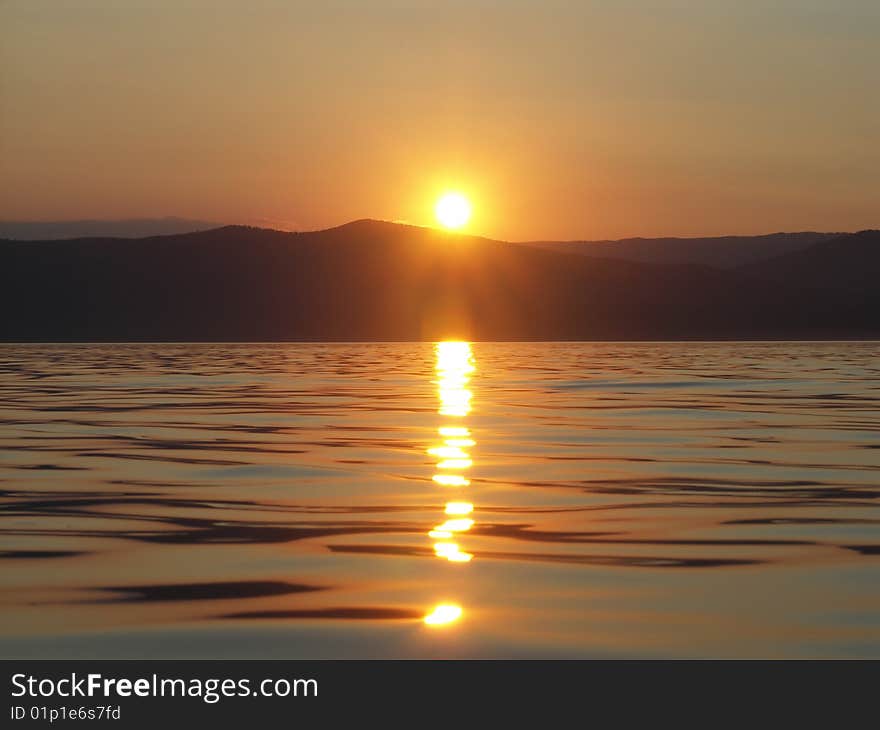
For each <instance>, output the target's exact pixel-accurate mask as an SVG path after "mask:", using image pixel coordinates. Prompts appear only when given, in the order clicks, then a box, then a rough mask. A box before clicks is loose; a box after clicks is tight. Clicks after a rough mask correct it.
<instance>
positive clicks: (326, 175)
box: [0, 0, 880, 240]
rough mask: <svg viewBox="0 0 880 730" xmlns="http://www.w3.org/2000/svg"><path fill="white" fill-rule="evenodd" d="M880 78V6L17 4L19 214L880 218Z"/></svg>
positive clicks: (6, 206) (8, 208)
mask: <svg viewBox="0 0 880 730" xmlns="http://www.w3.org/2000/svg"><path fill="white" fill-rule="evenodd" d="M693 6H699V7H693ZM878 88H880V4H878V3H877V2H876V0H836V2H834V3H829V2H827V1H825V0H778V1H777V2H772V3H771V2H769V1H767V2H761V1H758V0H741V1H740V2H736V3H735V2H732V1H725V2H722V1H721V0H704V1H703V2H700V3H695V2H693V1H692V0H691V1H690V2H685V1H684V0H680V1H678V2H668V1H667V2H662V1H659V0H614V1H612V0H593V1H592V2H590V1H586V0H585V1H584V2H577V3H576V2H570V1H568V2H558V1H554V0H545V1H543V2H525V1H523V0H504V1H502V0H491V1H490V0H468V1H464V0H433V1H431V0H421V1H418V0H413V1H410V2H404V1H403V0H375V1H373V2H371V1H370V0H360V1H358V2H355V1H354V0H348V1H342V0H324V1H322V2H320V3H318V2H314V3H307V2H297V1H295V0H288V1H287V2H281V0H275V1H269V0H250V2H248V3H242V2H232V1H227V0H214V1H212V2H207V1H204V2H202V1H199V2H195V1H190V2H187V1H186V0H173V1H172V0H124V1H123V0H77V1H75V2H64V3H59V2H57V1H55V0H5V1H4V2H2V3H0V101H2V104H0V218H2V219H7V220H10V219H17V220H23V219H37V220H40V219H42V220H46V219H63V218H119V217H151V216H166V215H175V216H182V217H191V218H201V219H207V220H214V221H219V222H244V223H261V224H264V225H274V226H276V227H286V228H296V229H314V228H324V227H329V226H332V225H336V224H339V223H343V222H345V221H348V220H352V219H356V218H364V217H373V218H383V219H388V220H403V221H408V222H412V223H419V224H425V223H431V222H432V218H433V215H432V209H433V205H434V201H435V199H436V197H437V196H438V195H439V194H440V193H441V192H442V191H443V190H444V189H446V188H449V187H454V188H457V189H460V190H462V191H463V192H465V193H467V194H468V195H469V196H470V197H471V199H472V201H473V203H474V217H473V219H472V221H471V223H470V225H469V227H468V230H469V231H470V232H474V233H479V234H484V235H488V236H493V237H498V238H506V239H520V240H522V239H550V238H555V239H574V238H618V237H623V236H631V235H645V236H650V235H700V234H706V235H708V234H724V233H761V232H769V231H777V230H807V229H813V230H853V229H860V228H867V227H878V226H880V215H878V212H880V208H878V200H880V145H878V144H877V134H878V130H880V95H878V93H877V89H878Z"/></svg>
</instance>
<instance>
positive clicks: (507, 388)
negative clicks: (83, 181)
mask: <svg viewBox="0 0 880 730" xmlns="http://www.w3.org/2000/svg"><path fill="white" fill-rule="evenodd" d="M878 376H880V344H878V343H837V344H831V343H802V344H791V343H785V344H776V343H760V344H744V343H733V344H568V343H549V344H485V343H476V344H473V345H470V346H469V345H467V344H466V343H458V344H447V345H441V346H433V345H430V344H387V345H384V344H379V345H373V344H353V345H347V344H342V345H337V344H333V345H323V344H320V345H303V344H282V345H225V344H224V345H152V344H147V345H74V346H68V345H27V346H25V345H4V346H0V488H2V496H0V505H2V510H3V517H2V520H0V535H2V543H0V566H2V579H0V655H2V656H5V657H13V656H14V657H23V656H53V657H56V656H82V657H86V656H102V657H141V656H143V657H245V656H247V657H285V658H297V657H302V658H318V657H357V658H360V657H438V656H439V657H458V656H464V657H655V656H656V657H698V656H750V657H805V656H806V657H880V501H878V496H880V449H878V447H880V439H878V434H880V379H878Z"/></svg>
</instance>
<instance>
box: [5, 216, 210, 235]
mask: <svg viewBox="0 0 880 730" xmlns="http://www.w3.org/2000/svg"><path fill="white" fill-rule="evenodd" d="M220 225H221V224H220V223H210V222H208V221H198V220H189V219H187V218H173V217H171V218H130V219H126V220H80V221H0V238H12V239H16V240H19V241H35V240H44V241H49V240H58V239H62V238H83V237H85V236H96V237H97V236H106V237H112V238H143V237H144V236H170V235H173V234H175V233H190V232H192V231H207V230H210V229H211V228H217V227H218V226H220Z"/></svg>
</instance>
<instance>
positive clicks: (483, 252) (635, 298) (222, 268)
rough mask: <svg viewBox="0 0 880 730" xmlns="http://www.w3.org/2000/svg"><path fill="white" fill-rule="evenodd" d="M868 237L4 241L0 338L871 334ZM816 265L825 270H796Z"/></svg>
mask: <svg viewBox="0 0 880 730" xmlns="http://www.w3.org/2000/svg"><path fill="white" fill-rule="evenodd" d="M872 241H874V242H876V232H866V233H864V234H847V235H844V236H838V237H836V238H834V239H832V240H827V241H820V242H818V243H814V244H812V245H811V246H809V247H807V248H805V249H802V250H801V251H798V252H792V253H790V255H791V256H796V257H798V258H796V259H792V261H782V263H772V262H771V263H769V264H767V266H766V267H765V268H763V269H760V270H752V269H747V268H740V269H736V270H725V269H720V268H712V267H709V266H705V265H696V264H690V263H689V264H678V263H664V264H663V265H659V264H646V263H641V262H633V261H626V260H621V259H612V258H598V257H592V256H582V255H576V254H571V253H566V252H561V251H557V250H552V249H547V248H545V247H536V246H533V245H525V244H514V243H506V242H503V241H494V240H491V239H485V238H478V237H475V236H466V235H455V234H450V233H446V232H444V231H439V230H436V229H432V228H420V227H416V226H407V225H401V224H395V223H388V222H382V221H370V220H362V221H354V222H352V223H348V224H345V225H343V226H339V227H337V228H331V229H328V230H324V231H312V232H303V233H287V232H283V231H275V230H267V229H261V228H251V227H247V226H225V227H222V228H218V229H213V230H208V231H200V232H192V233H185V234H179V235H170V236H158V237H151V238H141V239H120V238H116V239H114V238H80V239H76V240H68V241H42V242H36V241H3V242H0V306H2V307H3V311H4V313H5V316H4V317H3V318H2V320H0V340H4V341H138V340H142V341H143V340H146V341H273V340H327V341H334V340H363V341H371V340H389V341H390V340H436V339H440V338H445V337H460V338H466V339H473V340H670V339H826V338H828V339H833V338H877V337H880V317H878V316H877V315H878V312H880V307H878V303H880V300H878V290H877V286H876V285H868V286H865V287H858V288H856V287H852V286H850V285H849V283H850V282H852V281H854V280H855V279H856V278H857V276H858V274H857V273H854V272H857V271H858V270H860V269H868V270H871V271H873V269H869V267H870V266H873V265H874V263H872V262H875V259H874V258H872V257H873V256H875V254H876V251H877V248H876V246H874V244H873V243H871V242H872ZM832 259H833V264H834V266H835V268H834V269H832V268H830V263H829V262H830V261H831V260H832ZM774 261H778V259H774ZM793 261H810V262H815V263H811V264H810V265H809V266H807V265H806V264H803V268H802V269H801V270H802V271H803V272H804V274H803V276H804V280H803V281H801V280H799V277H798V276H797V275H793V274H792V273H791V272H793V271H794V270H795V269H793V268H792V267H793V266H795V265H800V264H795V263H792V262H793ZM816 271H824V273H825V276H824V277H821V276H818V275H817V274H812V273H811V274H810V276H807V273H808V272H816ZM786 272H787V274H786ZM875 281H876V280H875ZM837 282H843V284H842V285H838V284H837ZM868 283H869V284H870V282H868Z"/></svg>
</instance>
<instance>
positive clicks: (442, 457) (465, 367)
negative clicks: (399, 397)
mask: <svg viewBox="0 0 880 730" xmlns="http://www.w3.org/2000/svg"><path fill="white" fill-rule="evenodd" d="M435 354H436V358H437V361H436V366H435V372H436V374H437V380H436V383H437V396H438V398H439V401H440V405H439V407H438V409H437V412H438V413H439V414H440V415H441V416H444V417H445V418H446V419H454V420H453V423H455V425H452V424H451V423H450V422H449V421H446V422H444V423H442V424H441V425H440V427H439V428H438V429H437V433H438V436H439V440H440V442H439V443H437V444H435V445H432V446H431V448H429V449H428V454H429V455H431V456H434V457H436V459H437V463H436V464H435V468H436V469H437V471H438V473H436V474H434V476H433V477H432V479H433V481H434V483H435V484H439V485H440V486H442V487H467V486H469V485H470V480H469V479H468V478H467V477H466V476H465V475H464V474H463V473H462V472H464V471H466V470H467V469H470V468H471V467H472V466H473V463H474V462H473V459H472V458H471V453H470V451H469V449H471V448H472V447H473V446H475V445H476V441H474V439H473V438H472V436H471V432H470V429H468V428H467V427H466V426H464V425H462V423H461V419H464V418H465V417H466V416H467V415H468V414H469V413H470V412H471V398H472V395H473V394H472V393H471V391H470V390H469V389H468V383H469V382H470V379H471V373H473V372H474V370H476V366H475V364H474V357H473V353H472V352H471V346H470V343H468V342H439V343H437V345H436V348H435ZM456 421H457V423H456ZM473 510H474V505H473V504H471V503H470V502H464V501H451V502H447V503H446V505H445V507H444V516H445V517H447V518H451V519H445V520H444V521H443V522H441V523H439V524H437V525H435V526H434V527H433V529H431V530H430V531H429V532H428V537H430V538H431V539H432V540H434V554H435V555H436V556H437V557H438V558H441V559H443V560H446V561H448V562H450V563H467V562H470V561H471V560H472V559H473V557H474V556H473V554H471V553H469V552H466V551H465V550H462V549H461V547H460V546H459V544H458V543H457V542H455V540H454V539H453V538H457V537H458V536H460V535H461V534H462V533H464V532H467V531H468V530H470V529H471V528H472V527H473V526H474V520H473V519H472V518H471V517H468V515H471V514H472V513H473ZM461 615H462V609H461V607H460V606H457V605H452V604H440V605H438V606H436V607H435V608H434V609H433V611H432V612H431V613H429V614H427V615H426V616H425V623H426V624H428V625H440V624H448V623H451V622H453V621H456V620H458V619H459V618H460V617H461Z"/></svg>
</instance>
